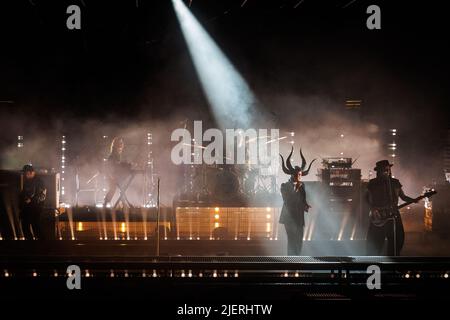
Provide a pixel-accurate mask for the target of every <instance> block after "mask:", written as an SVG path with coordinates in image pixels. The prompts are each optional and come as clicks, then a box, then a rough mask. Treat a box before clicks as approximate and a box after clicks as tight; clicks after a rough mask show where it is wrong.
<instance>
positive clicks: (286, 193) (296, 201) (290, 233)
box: [279, 179, 309, 256]
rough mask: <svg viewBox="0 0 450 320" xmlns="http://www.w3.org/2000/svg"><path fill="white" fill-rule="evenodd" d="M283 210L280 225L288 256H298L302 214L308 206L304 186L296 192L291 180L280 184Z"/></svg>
mask: <svg viewBox="0 0 450 320" xmlns="http://www.w3.org/2000/svg"><path fill="white" fill-rule="evenodd" d="M281 195H282V197H283V208H282V209H281V215H280V221H279V222H280V223H281V224H284V227H285V229H286V233H287V238H288V250H287V251H288V255H289V256H299V255H300V253H301V250H302V244H303V227H304V225H305V216H304V212H305V211H307V209H308V207H309V205H308V203H307V201H306V192H305V185H304V184H303V183H302V184H301V185H300V187H299V188H298V190H295V184H294V183H293V181H292V179H291V180H289V181H288V182H286V183H283V184H281Z"/></svg>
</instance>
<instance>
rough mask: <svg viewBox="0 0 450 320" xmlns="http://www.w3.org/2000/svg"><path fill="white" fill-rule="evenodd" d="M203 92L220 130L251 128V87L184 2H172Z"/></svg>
mask: <svg viewBox="0 0 450 320" xmlns="http://www.w3.org/2000/svg"><path fill="white" fill-rule="evenodd" d="M172 4H173V6H174V10H175V13H176V16H177V18H178V21H179V23H180V27H181V31H182V33H183V35H184V39H185V40H186V44H187V47H188V50H189V53H190V55H191V57H192V60H193V63H194V67H195V70H196V72H197V75H198V77H199V79H200V83H201V85H202V88H203V91H204V92H205V95H206V97H207V99H208V102H209V104H210V106H211V108H212V111H213V115H214V117H215V119H216V121H217V123H218V125H219V126H220V127H221V128H233V127H234V128H244V129H245V128H248V127H250V125H251V123H252V120H254V115H253V114H254V106H255V104H256V99H255V97H254V96H253V94H252V92H251V90H250V88H249V86H248V85H247V83H246V82H245V80H244V79H243V78H242V76H241V75H240V74H239V73H238V72H237V71H236V69H235V68H234V66H233V65H232V64H231V63H230V61H229V60H228V59H227V57H226V56H225V55H224V54H223V52H222V51H221V50H220V48H219V47H218V46H217V44H216V43H215V42H214V40H213V39H212V38H211V37H210V36H209V35H208V33H207V32H206V31H205V29H204V28H203V27H202V26H201V25H200V23H199V22H198V21H197V20H196V18H195V17H194V16H193V14H192V13H191V12H190V11H189V9H188V8H187V7H186V5H185V4H184V3H183V1H182V0H172Z"/></svg>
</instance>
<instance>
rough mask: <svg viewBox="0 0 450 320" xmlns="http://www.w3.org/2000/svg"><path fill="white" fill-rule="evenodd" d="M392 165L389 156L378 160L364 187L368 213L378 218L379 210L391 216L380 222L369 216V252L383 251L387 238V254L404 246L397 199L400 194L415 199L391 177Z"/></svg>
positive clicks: (375, 253)
mask: <svg viewBox="0 0 450 320" xmlns="http://www.w3.org/2000/svg"><path fill="white" fill-rule="evenodd" d="M391 167H392V164H390V163H389V161H388V160H381V161H378V162H377V163H376V167H375V168H374V170H375V171H376V173H377V177H376V178H374V179H372V180H370V181H369V185H368V187H367V189H368V192H367V201H368V203H369V206H370V211H371V215H375V216H376V217H377V218H378V217H380V216H381V215H382V214H383V215H385V213H387V216H388V217H390V218H389V219H386V220H385V221H386V222H385V224H384V225H382V226H377V225H375V224H374V223H373V221H372V219H371V222H370V224H369V230H368V233H367V254H368V255H373V256H380V255H382V254H383V247H384V242H385V239H386V238H387V239H388V243H387V246H388V247H387V255H388V256H394V255H396V256H397V255H400V251H401V250H402V248H403V243H404V240H405V232H404V230H403V223H402V218H401V216H400V212H399V211H398V209H397V207H398V199H399V198H401V199H402V200H403V201H405V202H409V201H413V202H414V199H412V198H410V197H408V196H406V195H405V193H404V192H403V189H402V185H401V183H400V181H399V180H398V179H394V178H392V176H391ZM394 221H395V230H394ZM394 233H395V238H394ZM394 240H395V241H394Z"/></svg>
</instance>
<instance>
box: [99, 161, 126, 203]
mask: <svg viewBox="0 0 450 320" xmlns="http://www.w3.org/2000/svg"><path fill="white" fill-rule="evenodd" d="M105 173H106V178H107V180H108V192H107V193H106V196H105V200H104V203H105V205H106V204H107V203H108V202H111V200H112V198H113V197H114V194H115V193H116V189H117V185H118V184H121V183H122V182H123V181H124V179H125V178H126V177H127V176H128V175H129V174H130V165H129V164H128V163H125V162H122V161H121V155H120V154H119V153H117V152H112V153H111V154H110V155H109V157H108V159H107V161H106V172H105Z"/></svg>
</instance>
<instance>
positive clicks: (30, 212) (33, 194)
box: [19, 164, 47, 240]
mask: <svg viewBox="0 0 450 320" xmlns="http://www.w3.org/2000/svg"><path fill="white" fill-rule="evenodd" d="M22 171H23V189H22V191H21V192H20V195H19V208H20V222H21V225H22V231H23V235H24V237H25V239H26V240H33V236H34V239H40V238H41V224H40V220H41V214H42V211H43V209H44V201H45V198H46V196H47V189H46V188H45V185H44V183H43V182H42V180H41V179H40V178H39V177H37V176H36V172H35V171H34V168H33V166H31V165H29V164H27V165H25V166H24V167H23V170H22Z"/></svg>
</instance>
